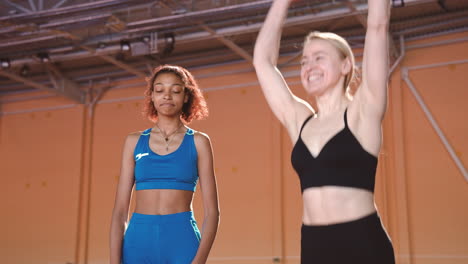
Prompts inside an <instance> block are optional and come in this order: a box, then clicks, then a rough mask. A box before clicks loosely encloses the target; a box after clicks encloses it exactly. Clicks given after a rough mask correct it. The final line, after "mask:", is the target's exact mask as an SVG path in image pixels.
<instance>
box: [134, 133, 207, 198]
mask: <svg viewBox="0 0 468 264" xmlns="http://www.w3.org/2000/svg"><path fill="white" fill-rule="evenodd" d="M194 133H195V132H194V130H192V129H190V128H188V129H187V132H186V133H185V135H184V138H183V140H182V143H181V144H180V146H179V148H178V149H177V150H175V151H174V152H171V153H169V154H167V155H159V154H157V153H155V152H153V151H152V150H151V149H150V147H149V138H150V135H151V128H149V129H146V130H145V131H143V132H142V133H141V135H140V138H139V139H138V142H137V144H136V146H135V151H134V157H135V182H136V190H137V191H138V190H147V189H174V190H186V191H193V192H194V191H195V187H196V186H197V182H198V166H197V161H198V158H197V149H196V147H195V142H194Z"/></svg>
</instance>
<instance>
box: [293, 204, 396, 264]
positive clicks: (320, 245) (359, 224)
mask: <svg viewBox="0 0 468 264" xmlns="http://www.w3.org/2000/svg"><path fill="white" fill-rule="evenodd" d="M301 233H302V238H301V264H346V263H350V264H355V263H359V264H394V263H395V256H394V253H393V247H392V243H391V241H390V239H389V238H388V236H387V233H386V232H385V230H384V228H383V227H382V224H381V222H380V218H379V216H378V215H377V213H374V214H371V215H369V216H366V217H364V218H361V219H358V220H355V221H351V222H346V223H339V224H333V225H323V226H306V225H302V230H301Z"/></svg>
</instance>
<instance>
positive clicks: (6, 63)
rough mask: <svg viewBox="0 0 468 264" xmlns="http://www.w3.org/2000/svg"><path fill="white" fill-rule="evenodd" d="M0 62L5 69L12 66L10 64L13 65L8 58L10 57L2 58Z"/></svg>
mask: <svg viewBox="0 0 468 264" xmlns="http://www.w3.org/2000/svg"><path fill="white" fill-rule="evenodd" d="M0 64H1V66H2V68H3V69H7V68H10V66H11V63H10V59H8V58H3V59H0Z"/></svg>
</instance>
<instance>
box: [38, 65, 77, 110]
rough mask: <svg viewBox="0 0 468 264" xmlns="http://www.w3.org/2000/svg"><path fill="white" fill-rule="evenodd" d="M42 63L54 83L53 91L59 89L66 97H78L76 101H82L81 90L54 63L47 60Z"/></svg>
mask: <svg viewBox="0 0 468 264" xmlns="http://www.w3.org/2000/svg"><path fill="white" fill-rule="evenodd" d="M44 65H45V67H46V69H47V71H48V73H49V77H50V79H51V81H52V83H53V84H54V87H55V91H61V92H62V93H63V95H66V96H67V97H68V98H78V99H80V100H78V101H77V102H78V103H84V99H85V95H84V92H83V91H81V89H80V86H79V85H78V84H77V83H75V82H74V81H72V80H70V79H69V78H67V77H66V76H65V75H64V74H63V73H62V71H61V70H60V69H59V68H58V67H57V66H56V65H55V64H53V63H51V62H47V63H44Z"/></svg>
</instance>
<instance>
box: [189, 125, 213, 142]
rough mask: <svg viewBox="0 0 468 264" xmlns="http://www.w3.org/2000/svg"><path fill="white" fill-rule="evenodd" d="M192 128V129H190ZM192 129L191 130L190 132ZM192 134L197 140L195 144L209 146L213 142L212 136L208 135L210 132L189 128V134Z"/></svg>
mask: <svg viewBox="0 0 468 264" xmlns="http://www.w3.org/2000/svg"><path fill="white" fill-rule="evenodd" d="M190 130H191V131H190ZM189 131H190V132H189ZM189 133H190V134H192V135H193V140H194V141H195V144H196V145H197V146H198V145H200V146H202V145H203V146H209V145H210V144H211V143H210V141H211V140H210V137H209V136H208V134H206V133H204V132H201V131H198V130H194V129H191V128H187V134H189Z"/></svg>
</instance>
